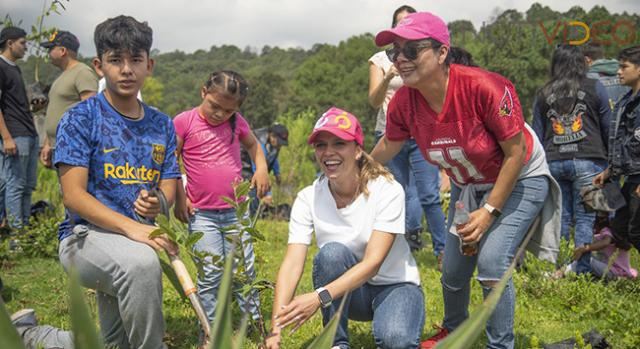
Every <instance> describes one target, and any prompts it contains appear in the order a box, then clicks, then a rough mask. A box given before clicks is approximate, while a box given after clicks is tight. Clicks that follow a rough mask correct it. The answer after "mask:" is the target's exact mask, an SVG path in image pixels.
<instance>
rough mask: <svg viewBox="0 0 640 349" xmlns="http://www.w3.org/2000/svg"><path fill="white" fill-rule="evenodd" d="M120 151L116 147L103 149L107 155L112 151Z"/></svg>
mask: <svg viewBox="0 0 640 349" xmlns="http://www.w3.org/2000/svg"><path fill="white" fill-rule="evenodd" d="M118 149H119V148H118V147H115V148H103V149H102V151H103V152H104V153H105V154H108V153H111V152H112V151H114V150H118Z"/></svg>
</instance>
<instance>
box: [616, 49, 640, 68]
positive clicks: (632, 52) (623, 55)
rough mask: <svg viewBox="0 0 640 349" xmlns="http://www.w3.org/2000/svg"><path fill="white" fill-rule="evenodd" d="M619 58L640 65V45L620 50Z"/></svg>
mask: <svg viewBox="0 0 640 349" xmlns="http://www.w3.org/2000/svg"><path fill="white" fill-rule="evenodd" d="M618 60H619V61H621V62H622V61H627V62H630V63H633V64H635V65H640V46H631V47H627V48H625V49H624V50H622V51H620V53H618Z"/></svg>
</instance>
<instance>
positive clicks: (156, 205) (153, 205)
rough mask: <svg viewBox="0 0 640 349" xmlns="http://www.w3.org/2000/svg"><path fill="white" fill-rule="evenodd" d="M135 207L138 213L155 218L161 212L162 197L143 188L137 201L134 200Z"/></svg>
mask: <svg viewBox="0 0 640 349" xmlns="http://www.w3.org/2000/svg"><path fill="white" fill-rule="evenodd" d="M133 207H134V209H135V211H136V213H137V214H139V215H141V216H142V217H146V218H152V219H153V218H156V216H157V215H158V214H159V213H160V199H158V198H157V197H155V196H151V195H149V192H148V191H146V190H144V189H142V190H140V193H139V194H138V198H136V201H134V202H133Z"/></svg>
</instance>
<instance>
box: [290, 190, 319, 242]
mask: <svg viewBox="0 0 640 349" xmlns="http://www.w3.org/2000/svg"><path fill="white" fill-rule="evenodd" d="M308 189H309V188H308V187H307V188H306V189H303V190H302V191H300V192H299V193H298V195H297V197H296V200H295V201H294V202H293V207H292V208H291V217H290V218H289V243H290V244H305V245H311V235H312V234H313V215H312V213H311V211H312V200H313V199H312V197H313V195H312V193H313V190H308Z"/></svg>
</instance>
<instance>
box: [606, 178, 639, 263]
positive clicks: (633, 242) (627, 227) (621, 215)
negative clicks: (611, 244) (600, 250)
mask: <svg viewBox="0 0 640 349" xmlns="http://www.w3.org/2000/svg"><path fill="white" fill-rule="evenodd" d="M638 185H639V184H638V183H625V184H624V185H623V186H622V195H623V196H624V199H625V200H626V201H627V205H626V206H624V207H622V208H620V209H619V210H617V211H616V214H615V216H614V217H613V220H612V221H611V230H612V232H613V236H614V238H615V244H616V246H618V247H619V248H621V249H624V250H629V249H631V247H635V248H636V250H639V251H640V197H638V195H637V194H636V193H635V191H636V187H638Z"/></svg>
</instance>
